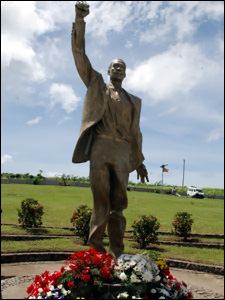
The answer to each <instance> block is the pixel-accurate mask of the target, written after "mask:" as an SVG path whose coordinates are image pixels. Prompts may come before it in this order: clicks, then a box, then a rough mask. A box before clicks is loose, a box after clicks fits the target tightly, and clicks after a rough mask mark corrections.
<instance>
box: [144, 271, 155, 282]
mask: <svg viewBox="0 0 225 300" xmlns="http://www.w3.org/2000/svg"><path fill="white" fill-rule="evenodd" d="M142 279H143V280H144V281H146V282H150V281H152V279H153V276H152V273H151V272H149V271H147V272H145V273H144V274H143V275H142Z"/></svg>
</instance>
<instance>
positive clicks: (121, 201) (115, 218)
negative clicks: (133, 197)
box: [108, 172, 128, 258]
mask: <svg viewBox="0 0 225 300" xmlns="http://www.w3.org/2000/svg"><path fill="white" fill-rule="evenodd" d="M112 177H113V179H111V181H113V183H112V187H113V189H112V190H111V193H110V205H111V209H110V214H109V219H108V235H109V252H111V253H113V254H114V255H115V256H116V258H117V257H119V256H120V255H121V254H122V253H123V250H124V243H123V238H124V232H125V229H126V218H125V217H124V215H123V210H124V209H125V208H127V194H126V187H127V182H128V173H121V172H115V173H114V174H113V175H112Z"/></svg>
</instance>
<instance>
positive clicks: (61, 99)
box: [49, 83, 81, 113]
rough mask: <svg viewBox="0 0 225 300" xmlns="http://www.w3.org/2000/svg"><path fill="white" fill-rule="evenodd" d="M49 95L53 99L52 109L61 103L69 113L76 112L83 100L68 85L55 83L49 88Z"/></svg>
mask: <svg viewBox="0 0 225 300" xmlns="http://www.w3.org/2000/svg"><path fill="white" fill-rule="evenodd" d="M49 95H50V98H51V103H50V109H52V108H54V107H55V105H56V104H57V103H59V104H60V105H61V108H62V109H64V110H65V111H66V112H67V113H71V112H72V111H74V110H75V109H76V108H77V106H78V103H79V102H80V101H81V98H80V97H78V96H77V95H76V94H75V93H74V91H73V89H72V87H71V86H69V85H67V84H59V83H53V84H52V85H51V86H50V88H49Z"/></svg>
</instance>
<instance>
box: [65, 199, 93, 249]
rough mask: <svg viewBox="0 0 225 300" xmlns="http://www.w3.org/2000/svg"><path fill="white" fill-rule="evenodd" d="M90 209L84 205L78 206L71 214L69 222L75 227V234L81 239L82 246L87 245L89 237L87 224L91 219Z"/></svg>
mask: <svg viewBox="0 0 225 300" xmlns="http://www.w3.org/2000/svg"><path fill="white" fill-rule="evenodd" d="M91 214H92V209H91V208H89V207H88V206H87V205H86V204H85V205H80V206H79V207H78V208H77V209H76V210H75V211H74V213H73V215H72V217H71V219H70V222H71V223H73V226H74V227H75V234H76V235H77V236H79V237H81V238H82V239H83V241H84V245H87V241H88V236H89V223H90V219H91Z"/></svg>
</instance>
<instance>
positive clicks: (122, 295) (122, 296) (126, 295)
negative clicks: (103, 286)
mask: <svg viewBox="0 0 225 300" xmlns="http://www.w3.org/2000/svg"><path fill="white" fill-rule="evenodd" d="M128 297H129V295H128V293H127V292H124V293H121V294H119V295H118V296H117V299H126V298H128Z"/></svg>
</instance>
